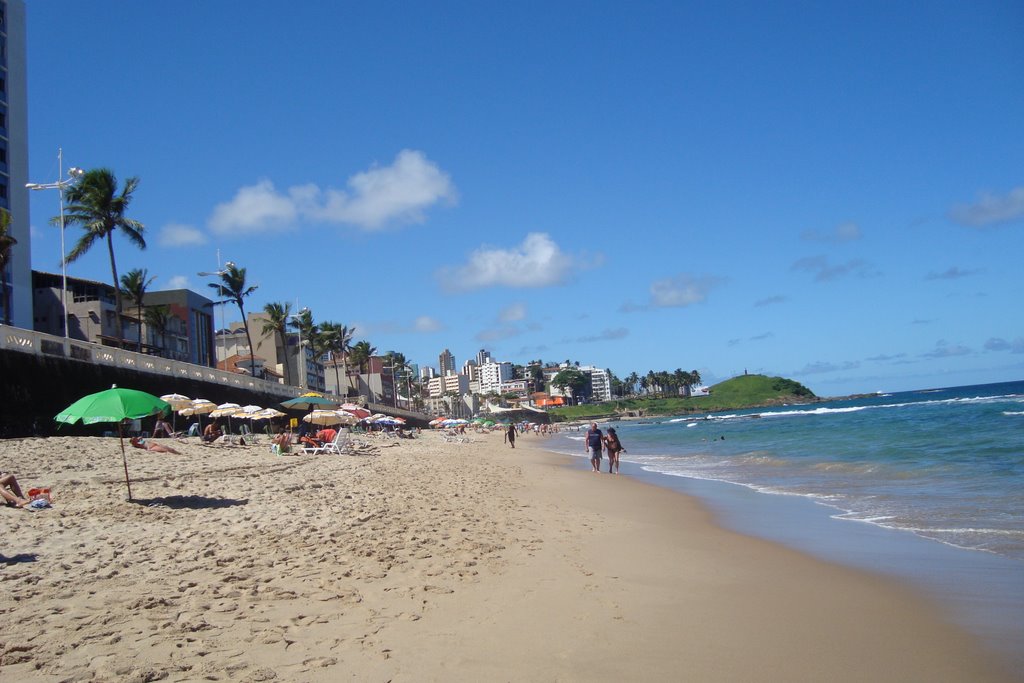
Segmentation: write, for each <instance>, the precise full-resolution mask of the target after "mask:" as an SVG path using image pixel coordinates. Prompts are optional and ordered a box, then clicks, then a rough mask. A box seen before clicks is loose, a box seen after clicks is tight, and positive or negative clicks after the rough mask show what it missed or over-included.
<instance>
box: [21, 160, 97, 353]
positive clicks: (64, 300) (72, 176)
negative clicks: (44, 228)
mask: <svg viewBox="0 0 1024 683" xmlns="http://www.w3.org/2000/svg"><path fill="white" fill-rule="evenodd" d="M84 173H85V171H83V170H82V169H80V168H77V167H75V166H72V167H71V168H69V169H68V177H67V178H65V179H63V180H60V178H61V177H62V176H63V175H64V150H63V149H62V148H60V147H58V148H57V178H58V180H57V182H55V183H25V187H27V188H28V189H30V190H57V193H58V195H59V197H60V276H61V289H60V305H61V308H62V309H63V311H64V321H63V322H62V323H61V327H62V328H63V330H64V338H65V339H67V338H68V263H67V259H66V257H65V255H64V254H65V252H64V188H65V187H68V186H69V185H74V184H75V183H76V182H78V180H79V178H81V177H82V175H83V174H84Z"/></svg>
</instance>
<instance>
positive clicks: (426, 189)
mask: <svg viewBox="0 0 1024 683" xmlns="http://www.w3.org/2000/svg"><path fill="white" fill-rule="evenodd" d="M457 199H458V192H457V191H456V189H455V185H454V184H453V183H452V181H451V178H450V177H449V176H448V174H447V173H445V172H444V171H442V170H441V169H440V168H439V167H438V166H437V164H435V163H433V162H432V161H430V160H429V159H427V157H426V156H425V155H424V154H423V153H422V152H418V151H416V150H410V149H404V150H402V151H401V152H399V153H398V156H396V157H395V161H394V162H393V163H392V164H391V165H390V166H374V167H372V168H370V169H369V170H367V171H363V172H361V173H357V174H355V175H353V176H352V177H350V178H349V179H348V181H347V189H346V190H336V189H332V188H327V189H322V188H321V187H320V186H318V185H316V184H314V183H307V184H305V185H295V186H293V187H290V188H288V191H287V192H280V191H278V190H277V189H276V188H275V187H274V184H273V183H272V182H270V181H269V180H261V181H259V182H258V183H256V184H255V185H249V186H246V187H242V188H241V189H239V190H238V192H237V193H236V194H235V197H234V198H233V199H232V200H231V201H229V202H225V203H223V204H218V205H217V206H216V207H215V208H214V210H213V213H212V215H211V216H210V219H209V224H210V228H211V229H213V231H214V232H216V233H218V234H232V233H241V234H246V233H255V232H266V231H270V230H279V229H282V228H289V227H292V226H293V225H294V223H295V222H296V221H298V220H306V221H311V222H319V223H330V224H338V225H341V224H344V225H353V226H356V227H358V228H361V229H363V230H368V231H372V230H380V229H382V228H385V227H387V226H389V225H395V224H410V223H422V222H423V221H424V220H425V218H426V215H425V211H426V210H427V209H428V208H430V207H431V206H433V205H435V204H437V203H439V202H442V201H447V202H449V203H454V202H456V201H457Z"/></svg>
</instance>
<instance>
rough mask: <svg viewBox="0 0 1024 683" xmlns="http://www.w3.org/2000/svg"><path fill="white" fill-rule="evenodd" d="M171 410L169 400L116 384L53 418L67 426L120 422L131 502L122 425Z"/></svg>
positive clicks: (119, 429)
mask: <svg viewBox="0 0 1024 683" xmlns="http://www.w3.org/2000/svg"><path fill="white" fill-rule="evenodd" d="M170 407H171V406H170V404H169V403H167V401H164V400H161V399H159V398H157V397H156V396H153V395H152V394H147V393H146V392H144V391H137V390H135V389H119V388H118V387H117V385H116V384H115V385H114V386H113V387H111V388H110V389H107V390H106V391H100V392H97V393H95V394H89V395H88V396H83V397H82V398H80V399H78V400H77V401H75V402H74V403H72V404H71V405H70V406H68V407H67V408H65V409H64V410H62V411H61V412H59V413H57V415H56V416H55V417H54V418H53V419H54V420H56V421H57V422H63V423H65V424H74V423H76V422H81V423H82V424H85V425H92V424H99V423H101V422H116V423H117V436H118V438H119V439H120V441H121V461H122V462H123V463H124V483H125V484H126V485H127V486H128V500H129V501H130V500H131V499H132V483H131V480H130V479H129V478H128V457H127V456H126V455H125V452H124V434H123V432H122V430H121V424H122V422H124V421H125V420H137V419H139V418H140V417H148V416H149V415H156V414H157V413H161V412H163V411H165V410H168V409H169V408H170Z"/></svg>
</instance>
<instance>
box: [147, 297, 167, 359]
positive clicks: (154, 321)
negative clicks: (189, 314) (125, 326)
mask: <svg viewBox="0 0 1024 683" xmlns="http://www.w3.org/2000/svg"><path fill="white" fill-rule="evenodd" d="M142 315H143V317H145V319H146V327H148V328H149V329H150V330H153V331H154V332H156V333H157V334H159V335H160V355H161V356H162V357H164V358H166V357H167V327H168V325H169V324H170V322H171V307H170V306H168V305H167V304H160V305H159V306H149V307H148V308H146V310H145V311H144V312H143V314H142Z"/></svg>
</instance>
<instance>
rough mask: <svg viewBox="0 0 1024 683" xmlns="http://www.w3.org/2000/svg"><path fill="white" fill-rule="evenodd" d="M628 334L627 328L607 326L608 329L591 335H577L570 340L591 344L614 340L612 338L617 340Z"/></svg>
mask: <svg viewBox="0 0 1024 683" xmlns="http://www.w3.org/2000/svg"><path fill="white" fill-rule="evenodd" d="M628 336H629V330H627V329H626V328H625V327H616V328H609V329H605V330H601V332H600V333H598V334H591V335H587V336H585V337H577V338H576V339H574V340H571V341H573V342H575V343H577V344H591V343H593V342H601V341H614V340H617V339H625V338H626V337H628Z"/></svg>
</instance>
